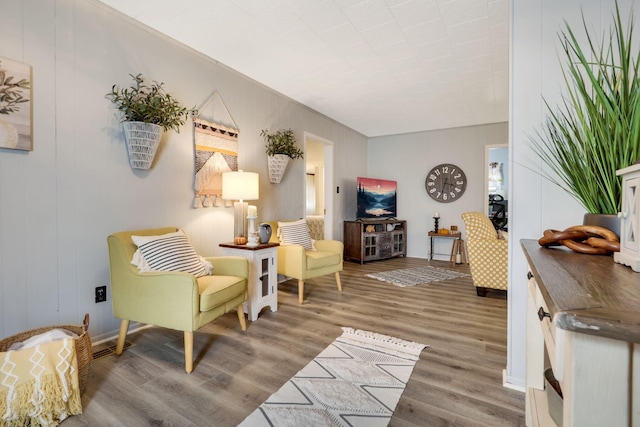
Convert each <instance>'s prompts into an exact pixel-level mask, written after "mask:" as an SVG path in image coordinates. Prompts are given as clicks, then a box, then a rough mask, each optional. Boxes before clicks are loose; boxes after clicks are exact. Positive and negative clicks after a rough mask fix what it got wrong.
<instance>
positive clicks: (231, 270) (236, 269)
mask: <svg viewBox="0 0 640 427" xmlns="http://www.w3.org/2000/svg"><path fill="white" fill-rule="evenodd" d="M205 259H206V260H207V261H209V262H210V263H211V265H213V275H214V276H239V277H244V278H245V279H248V278H249V261H247V259H246V258H243V257H241V256H219V257H205Z"/></svg>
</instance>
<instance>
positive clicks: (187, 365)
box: [184, 331, 193, 374]
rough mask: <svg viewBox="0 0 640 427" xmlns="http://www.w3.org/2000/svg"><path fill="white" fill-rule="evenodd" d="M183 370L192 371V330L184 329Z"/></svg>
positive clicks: (188, 372)
mask: <svg viewBox="0 0 640 427" xmlns="http://www.w3.org/2000/svg"><path fill="white" fill-rule="evenodd" d="M184 370H185V371H187V374H190V373H191V371H193V332H187V331H184Z"/></svg>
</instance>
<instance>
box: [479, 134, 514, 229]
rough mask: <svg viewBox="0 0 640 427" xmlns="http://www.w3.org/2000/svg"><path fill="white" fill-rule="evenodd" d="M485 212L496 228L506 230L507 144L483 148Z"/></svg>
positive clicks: (507, 201) (507, 204) (507, 217)
mask: <svg viewBox="0 0 640 427" xmlns="http://www.w3.org/2000/svg"><path fill="white" fill-rule="evenodd" d="M485 177H486V185H485V201H486V202H485V213H486V214H487V216H488V217H489V218H490V219H491V222H492V223H493V226H494V227H495V228H496V230H507V229H508V221H509V146H508V145H507V144H496V145H487V146H486V148H485Z"/></svg>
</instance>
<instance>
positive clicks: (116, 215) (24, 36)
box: [0, 0, 367, 339]
mask: <svg viewBox="0 0 640 427" xmlns="http://www.w3.org/2000/svg"><path fill="white" fill-rule="evenodd" d="M0 10H2V13H0V56H4V57H8V58H11V59H14V60H18V61H23V62H26V63H28V64H31V65H32V66H33V79H34V83H33V87H34V95H33V101H34V114H33V123H34V132H33V133H34V151H33V152H30V153H27V152H20V151H13V150H5V149H0V337H4V336H7V335H11V334H13V333H16V332H19V331H22V330H25V329H29V328H34V327H38V326H42V325H49V324H58V323H79V322H80V320H81V319H82V316H83V315H84V313H86V312H88V313H90V315H91V329H90V332H91V334H92V337H94V339H99V338H100V337H106V336H109V335H111V334H112V333H113V332H114V331H116V330H117V327H118V321H117V320H116V319H115V318H113V315H112V311H111V305H110V289H108V291H107V295H108V297H109V300H108V302H107V303H100V304H95V303H94V288H95V287H96V286H99V285H103V284H107V285H108V283H109V266H108V256H107V243H106V237H107V235H108V234H110V233H112V232H114V231H119V230H126V229H137V228H147V227H157V226H163V225H176V226H179V227H183V228H184V229H185V230H186V232H187V234H188V235H189V237H190V239H191V240H192V242H193V244H194V246H195V247H196V249H197V250H198V252H200V253H202V254H208V255H218V254H220V253H221V251H220V249H219V247H218V243H220V242H224V241H229V240H230V239H231V238H232V234H233V226H232V223H233V216H232V212H231V210H229V209H224V208H216V209H197V210H196V209H193V208H192V207H191V206H192V201H193V190H192V188H193V144H192V140H191V130H190V127H189V125H190V122H189V123H188V124H187V125H185V126H184V127H183V128H182V129H181V132H180V133H179V134H178V133H175V132H168V133H165V134H164V136H163V142H162V144H163V145H162V147H161V149H160V150H159V153H158V156H157V158H156V160H155V162H154V165H153V168H152V169H151V170H149V171H139V170H132V169H131V168H130V167H129V165H128V160H127V155H126V148H125V145H124V136H123V134H122V130H121V125H120V124H119V122H118V119H117V117H116V115H115V114H114V111H113V108H112V106H111V104H110V102H109V101H108V100H106V99H105V97H104V95H105V94H106V93H107V92H108V91H109V89H110V88H111V85H113V84H118V85H128V84H129V82H130V81H131V79H130V77H129V74H130V73H131V74H137V73H142V74H143V75H144V76H145V77H147V78H150V79H154V80H158V81H162V82H164V83H165V87H166V89H167V91H168V92H170V93H171V94H172V95H174V96H175V97H176V98H178V99H179V100H181V101H182V102H183V103H184V104H185V105H186V106H188V107H191V106H194V105H196V106H198V105H200V104H202V103H203V102H204V101H206V99H207V98H208V97H209V96H210V95H211V94H212V93H213V92H214V91H215V90H218V91H219V92H220V94H221V95H222V97H223V99H224V101H225V102H226V105H227V107H228V109H229V111H230V112H231V114H232V116H233V119H234V120H235V122H236V123H237V124H238V127H239V128H240V136H239V165H240V167H241V168H242V169H244V170H249V171H255V172H258V173H260V176H261V183H260V200H259V201H257V202H256V203H255V204H256V205H257V206H258V212H259V215H260V220H271V219H278V218H297V217H302V216H303V215H304V178H305V170H304V161H292V162H290V164H289V167H288V169H287V172H286V174H285V177H284V179H283V181H282V182H281V183H280V184H269V182H268V179H267V160H266V154H265V153H264V141H263V140H262V138H261V137H260V130H261V129H272V130H275V129H279V128H284V127H286V128H289V127H291V128H293V129H294V131H295V132H296V135H297V137H298V141H299V144H300V145H301V146H302V141H303V132H305V131H307V132H310V133H312V134H314V135H318V136H320V137H322V138H325V139H327V140H330V141H332V142H333V143H334V153H335V159H334V165H335V166H334V175H333V180H334V182H335V183H336V185H340V186H343V185H345V184H344V183H346V182H350V181H351V180H352V179H353V178H352V177H353V176H355V175H356V174H359V175H364V174H365V171H366V154H365V153H366V149H367V148H366V147H367V140H366V138H365V137H364V136H363V135H361V134H359V133H357V132H354V131H353V130H351V129H349V128H347V127H345V126H342V125H340V124H339V123H336V122H335V121H333V120H330V119H328V118H327V117H325V116H323V115H321V114H318V113H316V112H315V111H312V110H310V109H309V108H307V107H305V106H302V105H300V104H298V103H296V102H293V101H291V100H290V99H288V98H286V97H284V96H282V95H280V94H278V93H275V92H274V91H272V90H270V89H268V88H265V87H263V86H261V85H259V84H257V83H255V82H253V81H252V80H250V79H248V78H246V77H244V76H242V75H240V74H238V73H236V72H234V71H233V70H230V69H229V68H227V67H225V66H224V65H222V64H219V63H217V62H215V61H214V60H211V59H209V58H206V57H204V56H202V55H200V54H198V53H196V52H194V51H193V50H191V49H188V48H186V47H184V46H182V45H179V44H177V43H175V42H173V41H172V40H169V39H167V38H166V37H164V36H160V35H158V34H157V33H155V32H154V31H151V30H148V29H146V28H144V27H142V26H140V25H138V24H137V23H135V22H134V21H132V20H130V19H128V18H125V17H122V16H121V15H119V14H118V13H116V12H114V11H112V10H111V9H109V8H107V7H106V6H104V5H102V4H101V3H99V2H97V1H94V0H88V1H82V0H52V1H46V2H44V1H40V0H0ZM219 42H220V43H224V42H225V41H224V40H220V41H219ZM203 115H204V116H210V118H213V119H219V120H221V121H228V118H227V116H226V113H224V112H223V111H222V108H221V107H220V106H219V105H218V106H217V107H216V106H215V105H214V106H213V107H211V108H209V109H207V111H204V112H203ZM329 196H330V197H333V198H334V199H333V206H334V215H335V222H334V236H336V237H338V238H341V236H342V219H343V218H344V217H345V215H347V216H348V212H346V211H347V210H348V207H347V206H348V203H346V202H345V200H344V197H345V194H344V193H343V192H341V193H340V194H336V193H335V191H332V192H330V194H329Z"/></svg>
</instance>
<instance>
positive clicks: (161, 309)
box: [107, 227, 249, 372]
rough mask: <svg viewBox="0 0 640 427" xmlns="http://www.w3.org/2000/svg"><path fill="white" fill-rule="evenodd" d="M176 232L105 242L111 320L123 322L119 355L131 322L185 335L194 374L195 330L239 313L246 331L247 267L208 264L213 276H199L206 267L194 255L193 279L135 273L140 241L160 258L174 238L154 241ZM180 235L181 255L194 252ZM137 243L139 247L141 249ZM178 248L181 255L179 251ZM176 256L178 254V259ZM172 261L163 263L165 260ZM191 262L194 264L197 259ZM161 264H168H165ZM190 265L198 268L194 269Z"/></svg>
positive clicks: (240, 261) (237, 261)
mask: <svg viewBox="0 0 640 427" xmlns="http://www.w3.org/2000/svg"><path fill="white" fill-rule="evenodd" d="M177 231H178V229H177V228H175V227H171V228H169V227H167V228H155V229H147V230H137V231H124V232H119V233H114V234H112V235H110V236H109V237H108V238H107V242H108V245H109V263H110V268H111V296H112V303H113V314H114V316H115V317H117V318H119V319H121V323H120V333H119V335H118V342H117V344H116V354H117V355H120V354H121V353H122V350H123V347H124V342H125V338H126V336H127V330H128V328H129V322H130V321H134V322H139V323H146V324H150V325H155V326H161V327H164V328H170V329H175V330H178V331H184V358H185V370H186V371H187V372H191V371H192V370H193V332H194V331H195V330H197V329H199V328H201V327H202V326H204V325H206V324H207V323H209V322H211V321H213V320H214V319H216V318H218V317H220V316H222V315H223V314H225V313H228V312H230V311H232V310H236V311H237V313H238V319H239V321H240V327H241V328H242V330H243V331H244V330H246V329H247V325H246V321H245V318H244V311H243V309H242V303H243V302H244V301H246V299H247V282H248V277H249V265H248V261H247V260H246V259H245V258H242V257H231V256H223V257H214V258H204V260H206V261H208V262H209V263H210V264H211V266H213V271H211V274H206V273H207V272H202V274H200V272H201V271H200V266H201V265H205V264H206V263H205V262H203V260H201V259H200V257H199V256H197V254H196V253H195V251H192V252H193V255H195V256H196V257H197V262H196V261H194V262H192V263H191V264H189V265H188V266H187V267H185V268H187V269H191V268H194V269H195V271H194V272H192V273H187V272H183V271H184V269H182V270H181V271H148V272H147V271H145V272H143V270H144V268H146V267H144V268H143V267H141V264H140V263H138V266H137V267H136V266H134V265H132V263H131V261H132V260H133V257H134V254H136V250H137V249H138V248H140V250H141V251H142V249H143V244H141V243H140V241H141V240H144V241H145V242H146V243H144V248H145V249H146V248H148V252H151V251H154V252H155V253H160V250H161V249H162V250H165V249H166V248H167V247H168V245H169V244H168V243H167V244H166V245H165V246H163V247H161V245H164V243H163V242H169V241H170V238H168V237H165V238H163V239H155V238H157V237H162V236H167V235H170V234H178V233H176V232H177ZM180 234H181V236H177V239H181V240H178V244H180V245H182V246H181V249H180V250H181V251H182V252H184V247H185V246H188V247H189V248H191V246H190V243H188V241H187V240H186V237H184V234H182V233H180ZM134 239H136V241H138V244H139V245H138V246H137V245H136V244H135V243H134ZM154 239H155V240H154ZM172 241H174V240H173V239H172ZM185 241H186V243H185ZM174 242H175V241H174ZM174 248H176V249H177V247H176V246H174ZM191 249H192V248H191ZM177 252H178V250H176V251H175V252H174V253H177ZM169 258H170V257H164V259H165V260H166V259H169ZM174 258H175V257H174ZM158 259H160V257H158ZM187 261H188V262H191V261H193V257H191V258H189V259H187ZM153 262H156V261H155V260H154V261H153ZM158 262H165V263H166V261H162V260H160V261H158ZM192 264H193V265H195V267H192ZM141 268H143V270H141ZM149 268H151V267H149ZM162 268H170V267H167V266H164V267H162Z"/></svg>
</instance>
